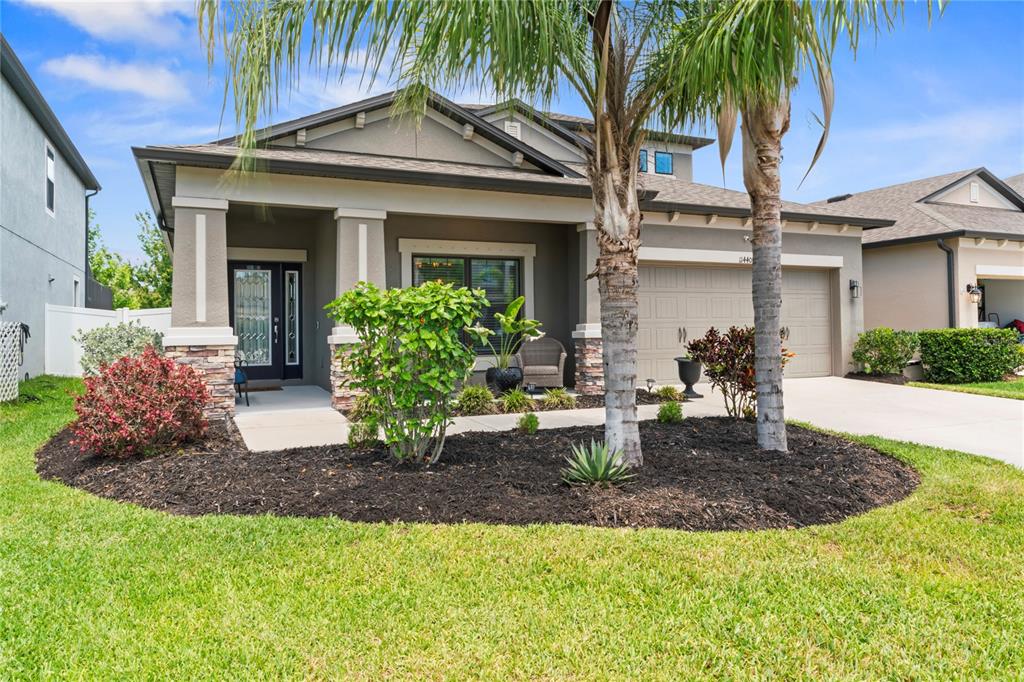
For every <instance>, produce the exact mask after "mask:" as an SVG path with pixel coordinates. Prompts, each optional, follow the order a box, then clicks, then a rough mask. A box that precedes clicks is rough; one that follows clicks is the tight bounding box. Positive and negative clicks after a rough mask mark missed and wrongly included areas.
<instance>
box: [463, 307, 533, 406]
mask: <svg viewBox="0 0 1024 682" xmlns="http://www.w3.org/2000/svg"><path fill="white" fill-rule="evenodd" d="M525 302H526V298H525V297H524V296H520V297H519V298H517V299H515V300H514V301H512V302H511V303H509V304H508V306H507V307H506V308H505V312H504V313H495V314H494V318H495V319H496V320H497V321H498V324H499V325H500V326H501V337H500V339H499V341H498V346H497V347H495V346H494V344H493V343H492V342H491V337H492V336H494V334H495V333H494V330H492V329H487V328H486V327H483V326H481V325H477V327H475V328H474V332H475V333H476V334H477V336H479V337H481V338H483V339H484V343H486V344H487V347H488V348H490V349H491V353H493V354H494V366H493V367H489V368H488V369H487V374H486V378H487V385H488V386H490V387H491V388H492V389H494V390H495V391H496V392H498V393H504V392H505V391H509V390H511V389H513V388H516V387H518V386H519V385H520V384H522V383H523V368H522V367H519V366H518V365H515V364H513V362H512V361H513V358H515V356H516V353H518V352H519V349H520V348H522V346H523V343H524V342H526V341H527V340H528V339H539V338H540V337H541V336H543V335H544V332H542V331H540V322H538V321H537V320H531V319H529V318H525V317H524V318H520V317H519V311H520V310H522V308H523V304H524V303H525Z"/></svg>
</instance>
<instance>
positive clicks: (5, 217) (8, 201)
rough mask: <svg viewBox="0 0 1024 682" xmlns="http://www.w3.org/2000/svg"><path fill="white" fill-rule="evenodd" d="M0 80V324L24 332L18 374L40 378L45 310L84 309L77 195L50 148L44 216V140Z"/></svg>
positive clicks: (81, 195)
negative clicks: (2, 306)
mask: <svg viewBox="0 0 1024 682" xmlns="http://www.w3.org/2000/svg"><path fill="white" fill-rule="evenodd" d="M0 81H2V91H0V132H2V135H3V143H2V144H3V153H2V154H0V301H3V302H5V303H6V304H7V309H6V310H5V311H4V312H2V313H0V319H3V320H5V321H17V322H25V323H27V324H28V325H29V326H30V327H31V332H32V338H31V339H29V342H28V344H27V345H26V347H25V362H24V364H23V366H22V369H21V372H22V373H23V374H24V373H28V374H30V375H35V374H39V373H41V372H42V371H43V354H44V348H43V346H44V344H43V339H44V338H45V329H44V319H45V318H44V313H45V305H46V303H53V304H57V305H84V304H85V188H84V186H83V185H82V182H81V180H79V179H78V176H77V175H75V173H74V171H73V170H72V169H71V167H70V166H69V165H68V164H67V162H66V161H65V160H64V158H63V157H62V156H61V154H60V151H59V150H58V149H57V148H56V147H55V146H54V147H53V150H54V156H55V161H56V164H55V165H56V178H55V179H56V182H55V188H54V189H55V198H54V215H52V216H51V215H50V214H49V213H48V212H47V210H46V152H45V142H44V141H45V139H46V138H45V135H44V133H43V130H42V129H41V128H40V127H39V125H38V124H37V123H36V121H35V119H34V118H33V117H32V115H31V114H30V113H29V111H28V109H26V108H25V105H24V104H23V103H22V101H21V99H20V98H19V97H18V96H17V94H16V93H15V92H14V91H13V89H11V87H10V85H9V83H8V82H7V80H6V79H0ZM75 277H78V279H79V286H78V298H77V300H75V298H74V291H75V287H74V278H75ZM51 278H52V280H53V281H52V282H51V281H50V279H51Z"/></svg>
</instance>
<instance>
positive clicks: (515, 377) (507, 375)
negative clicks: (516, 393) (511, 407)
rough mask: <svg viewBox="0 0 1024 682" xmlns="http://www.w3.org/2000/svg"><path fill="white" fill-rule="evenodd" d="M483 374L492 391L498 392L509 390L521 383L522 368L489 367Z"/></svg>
mask: <svg viewBox="0 0 1024 682" xmlns="http://www.w3.org/2000/svg"><path fill="white" fill-rule="evenodd" d="M485 376H486V379H487V385H488V386H490V387H491V390H492V391H494V392H495V393H499V394H500V393H505V392H506V391H511V390H512V389H513V388H517V387H518V386H519V385H520V384H522V383H523V369H522V368H521V367H508V368H506V369H498V368H497V367H489V368H488V369H487V374H486V375H485Z"/></svg>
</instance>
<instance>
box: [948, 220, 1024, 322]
mask: <svg viewBox="0 0 1024 682" xmlns="http://www.w3.org/2000/svg"><path fill="white" fill-rule="evenodd" d="M1020 245H1021V242H1019V241H1015V242H1014V241H1008V242H1006V243H1005V244H1003V245H1002V246H999V244H998V242H995V241H992V240H987V241H985V242H983V243H981V244H978V243H976V242H975V241H974V240H973V239H958V240H956V243H955V246H956V275H957V282H956V285H957V287H956V296H957V304H956V305H957V325H958V326H960V327H976V326H978V306H977V305H976V304H974V303H971V300H970V298H969V297H968V296H967V285H968V284H976V283H978V280H979V279H985V277H984V276H983V275H979V274H978V268H979V267H982V268H983V267H984V266H996V267H1009V268H1016V269H1018V270H1020V269H1022V268H1024V249H1021V248H1020ZM1006 321H1007V322H1008V321H1009V320H1006Z"/></svg>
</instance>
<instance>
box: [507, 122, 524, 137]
mask: <svg viewBox="0 0 1024 682" xmlns="http://www.w3.org/2000/svg"><path fill="white" fill-rule="evenodd" d="M505 132H506V133H508V134H509V135H511V136H512V137H514V138H516V139H517V140H521V139H523V131H522V128H520V126H519V121H505Z"/></svg>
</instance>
